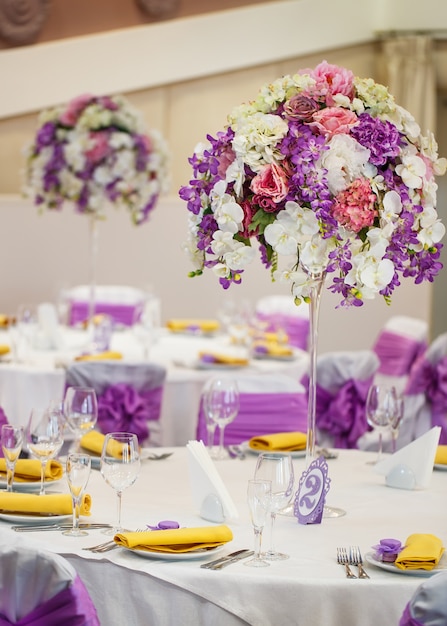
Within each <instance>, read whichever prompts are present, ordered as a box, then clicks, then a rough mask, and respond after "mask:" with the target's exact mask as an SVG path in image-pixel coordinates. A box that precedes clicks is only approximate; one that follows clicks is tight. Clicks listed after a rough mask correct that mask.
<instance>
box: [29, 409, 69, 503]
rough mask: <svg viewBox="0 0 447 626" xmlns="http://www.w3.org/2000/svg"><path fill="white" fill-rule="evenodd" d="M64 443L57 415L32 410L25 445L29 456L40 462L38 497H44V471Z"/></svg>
mask: <svg viewBox="0 0 447 626" xmlns="http://www.w3.org/2000/svg"><path fill="white" fill-rule="evenodd" d="M63 443H64V438H63V424H62V423H61V420H60V417H59V415H58V414H57V413H53V412H51V411H49V410H48V409H33V410H32V411H31V415H30V418H29V422H28V426H27V429H26V445H27V448H28V451H29V452H30V454H31V455H32V456H33V457H35V458H37V459H39V460H40V467H41V479H40V495H45V471H46V467H47V463H48V461H49V460H50V459H53V458H54V457H55V456H56V455H57V454H58V452H59V450H60V449H61V448H62V444H63Z"/></svg>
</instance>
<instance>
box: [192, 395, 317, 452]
mask: <svg viewBox="0 0 447 626" xmlns="http://www.w3.org/2000/svg"><path fill="white" fill-rule="evenodd" d="M239 402H240V408H239V413H238V415H237V416H236V418H235V420H234V421H233V422H231V423H230V424H228V426H227V427H226V428H225V434H224V437H225V442H224V443H225V445H234V444H239V443H242V442H243V441H247V440H248V439H251V437H254V436H257V435H266V434H273V433H282V432H295V431H299V432H306V430H307V397H306V394H305V393H259V394H257V393H241V394H240V396H239ZM197 439H198V440H202V441H204V442H206V441H207V432H206V418H205V413H204V408H203V403H202V402H201V403H200V408H199V418H198V424H197Z"/></svg>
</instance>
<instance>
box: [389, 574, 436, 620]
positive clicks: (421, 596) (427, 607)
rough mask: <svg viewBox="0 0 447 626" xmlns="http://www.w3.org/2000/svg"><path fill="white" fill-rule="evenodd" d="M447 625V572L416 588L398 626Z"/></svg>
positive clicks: (429, 579)
mask: <svg viewBox="0 0 447 626" xmlns="http://www.w3.org/2000/svg"><path fill="white" fill-rule="evenodd" d="M446 624H447V572H442V571H441V572H439V573H438V574H436V576H432V577H431V578H428V579H427V580H425V581H424V582H423V583H421V584H420V585H419V587H417V589H416V591H415V592H414V593H413V595H412V597H411V599H410V601H409V602H408V604H407V605H406V607H405V609H404V611H403V613H402V617H401V618H400V621H399V626H445V625H446Z"/></svg>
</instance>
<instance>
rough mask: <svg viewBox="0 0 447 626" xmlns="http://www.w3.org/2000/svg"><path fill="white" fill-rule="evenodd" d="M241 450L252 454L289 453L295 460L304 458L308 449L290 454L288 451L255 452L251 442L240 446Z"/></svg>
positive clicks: (244, 442)
mask: <svg viewBox="0 0 447 626" xmlns="http://www.w3.org/2000/svg"><path fill="white" fill-rule="evenodd" d="M239 447H240V449H241V451H242V452H250V454H258V455H259V454H262V453H263V452H272V453H274V452H278V453H282V452H284V453H287V454H290V455H291V456H292V458H294V459H302V458H303V457H305V456H306V449H304V450H292V451H291V452H289V451H288V450H254V449H253V448H250V445H249V442H248V441H243V442H242V443H241V444H240V446H239Z"/></svg>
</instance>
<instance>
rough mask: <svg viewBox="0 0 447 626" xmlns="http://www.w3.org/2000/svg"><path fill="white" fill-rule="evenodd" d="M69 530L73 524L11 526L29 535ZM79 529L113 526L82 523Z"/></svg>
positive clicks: (12, 528)
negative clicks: (47, 531)
mask: <svg viewBox="0 0 447 626" xmlns="http://www.w3.org/2000/svg"><path fill="white" fill-rule="evenodd" d="M68 528H72V524H36V525H32V524H22V525H20V526H11V530H15V531H16V532H21V533H27V532H37V531H43V530H65V529H68ZM79 528H85V529H90V530H96V529H98V528H112V525H111V524H94V523H92V524H88V523H81V524H79Z"/></svg>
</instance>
